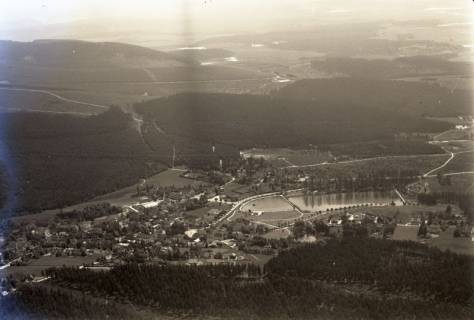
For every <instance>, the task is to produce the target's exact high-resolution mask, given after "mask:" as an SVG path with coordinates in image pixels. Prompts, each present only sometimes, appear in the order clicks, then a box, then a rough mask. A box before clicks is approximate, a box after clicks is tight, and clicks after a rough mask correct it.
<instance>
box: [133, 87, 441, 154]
mask: <svg viewBox="0 0 474 320" xmlns="http://www.w3.org/2000/svg"><path fill="white" fill-rule="evenodd" d="M335 87H337V86H335ZM338 95H339V94H338ZM135 108H136V110H137V111H138V112H139V113H141V114H142V115H143V116H144V118H145V119H146V120H148V121H154V122H155V123H156V124H157V126H159V127H160V128H161V130H162V131H164V132H166V133H167V134H168V135H171V136H175V137H180V138H186V139H188V140H191V141H199V142H203V143H207V144H209V143H222V144H226V145H230V146H234V147H236V148H249V147H255V146H257V147H297V146H305V145H308V144H333V143H340V142H355V141H369V140H375V139H393V137H394V135H395V134H397V133H400V132H440V131H443V130H446V129H448V128H449V127H450V125H449V124H446V123H442V122H436V121H429V120H426V119H423V118H420V117H414V116H413V115H406V114H404V113H403V112H399V110H396V111H395V109H393V110H390V109H386V108H384V109H381V108H377V107H375V106H370V105H369V106H365V105H364V104H359V105H356V104H354V103H352V102H347V101H337V102H336V101H331V102H328V101H321V102H316V101H306V100H301V99H293V100H288V99H284V98H281V97H269V96H253V95H231V94H198V93H188V94H179V95H175V96H172V97H167V98H162V99H157V100H151V101H148V102H144V103H139V104H137V105H135Z"/></svg>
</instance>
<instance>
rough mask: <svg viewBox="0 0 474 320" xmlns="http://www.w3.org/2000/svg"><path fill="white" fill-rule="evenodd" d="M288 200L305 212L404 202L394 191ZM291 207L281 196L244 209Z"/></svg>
mask: <svg viewBox="0 0 474 320" xmlns="http://www.w3.org/2000/svg"><path fill="white" fill-rule="evenodd" d="M288 200H289V201H291V202H292V203H293V204H295V205H296V206H297V207H298V208H299V209H300V210H303V211H310V212H316V211H326V210H328V209H339V208H343V207H351V206H357V205H365V204H369V205H378V206H382V205H390V204H391V203H392V201H393V202H394V203H395V205H402V204H403V203H402V201H401V200H400V198H399V197H398V196H397V194H396V193H395V192H393V191H366V192H345V193H332V194H308V195H294V196H289V197H288ZM289 208H291V206H290V205H289V203H288V202H287V201H285V200H284V199H283V198H282V197H281V196H274V197H267V198H263V199H256V200H254V201H251V202H249V203H247V204H246V205H245V206H243V207H242V209H247V210H248V209H252V210H253V211H255V210H258V211H267V212H269V211H288V210H289Z"/></svg>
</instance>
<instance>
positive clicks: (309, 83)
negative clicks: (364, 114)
mask: <svg viewBox="0 0 474 320" xmlns="http://www.w3.org/2000/svg"><path fill="white" fill-rule="evenodd" d="M274 96H276V97H285V98H294V99H302V100H311V101H315V102H318V103H319V104H329V103H335V104H340V105H347V106H350V105H352V104H355V105H363V106H366V107H372V108H375V109H377V110H380V111H384V112H388V113H391V112H396V113H398V114H400V113H401V114H406V115H413V116H457V115H466V114H472V97H471V93H470V92H469V91H467V90H450V89H448V88H445V87H441V86H439V85H437V84H436V85H435V84H426V83H419V82H408V81H395V80H378V79H366V78H333V79H306V80H300V81H297V82H295V83H293V84H290V85H288V86H286V87H284V88H282V89H280V90H279V91H276V92H274ZM387 115H388V114H387Z"/></svg>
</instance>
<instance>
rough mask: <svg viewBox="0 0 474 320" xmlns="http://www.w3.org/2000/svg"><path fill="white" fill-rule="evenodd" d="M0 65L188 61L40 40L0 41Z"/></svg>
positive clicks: (141, 50) (135, 49)
mask: <svg viewBox="0 0 474 320" xmlns="http://www.w3.org/2000/svg"><path fill="white" fill-rule="evenodd" d="M0 63H5V64H9V65H15V64H29V65H35V66H44V67H63V68H85V67H114V66H120V67H126V66H128V67H160V66H167V67H169V66H183V65H185V64H187V63H189V60H188V59H184V58H183V57H180V56H176V55H173V54H170V53H165V52H160V51H157V50H154V49H150V48H145V47H140V46H136V45H130V44H124V43H118V42H89V41H81V40H63V39H59V40H55V39H40V40H35V41H32V42H17V41H7V40H1V41H0Z"/></svg>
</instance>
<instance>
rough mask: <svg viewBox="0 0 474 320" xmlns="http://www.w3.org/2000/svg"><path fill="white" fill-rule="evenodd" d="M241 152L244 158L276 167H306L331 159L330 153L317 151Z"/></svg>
mask: <svg viewBox="0 0 474 320" xmlns="http://www.w3.org/2000/svg"><path fill="white" fill-rule="evenodd" d="M243 152H244V154H245V156H249V157H253V158H264V159H265V160H267V161H271V162H273V163H274V164H275V165H276V166H288V165H308V164H316V163H323V162H327V161H331V160H332V159H333V157H332V155H331V153H330V152H327V151H319V150H317V149H288V148H275V149H260V148H254V149H250V150H245V151H243Z"/></svg>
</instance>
